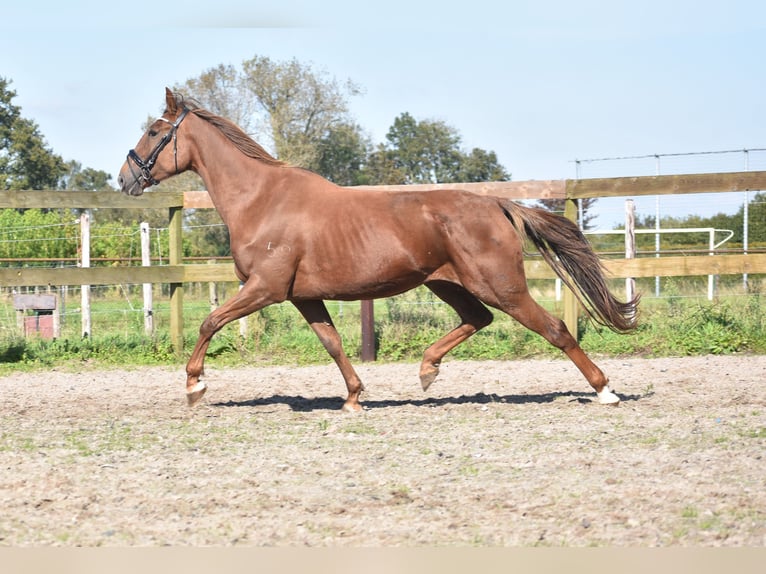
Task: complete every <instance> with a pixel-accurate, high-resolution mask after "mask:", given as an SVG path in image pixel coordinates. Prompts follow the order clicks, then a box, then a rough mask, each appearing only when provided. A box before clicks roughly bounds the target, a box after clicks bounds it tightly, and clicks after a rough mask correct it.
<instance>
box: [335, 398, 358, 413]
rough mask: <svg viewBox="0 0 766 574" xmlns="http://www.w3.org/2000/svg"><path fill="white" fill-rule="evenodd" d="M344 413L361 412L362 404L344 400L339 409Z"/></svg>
mask: <svg viewBox="0 0 766 574" xmlns="http://www.w3.org/2000/svg"><path fill="white" fill-rule="evenodd" d="M340 410H342V411H343V412H344V413H360V412H362V410H363V409H362V405H360V404H359V403H349V402H348V401H346V402H345V403H343V407H341V409H340Z"/></svg>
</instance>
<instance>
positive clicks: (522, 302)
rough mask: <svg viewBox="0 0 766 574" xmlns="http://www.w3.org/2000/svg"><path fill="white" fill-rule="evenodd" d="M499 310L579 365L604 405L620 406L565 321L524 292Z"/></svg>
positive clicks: (605, 380)
mask: <svg viewBox="0 0 766 574" xmlns="http://www.w3.org/2000/svg"><path fill="white" fill-rule="evenodd" d="M499 307H500V308H501V309H502V310H503V311H505V312H506V313H508V314H509V315H510V316H511V317H513V318H514V319H516V320H517V321H518V322H519V323H521V324H522V325H524V326H525V327H527V328H528V329H530V330H532V331H534V332H535V333H538V334H539V335H541V336H542V337H543V338H545V340H547V341H548V342H549V343H550V344H551V345H553V346H554V347H558V348H559V349H561V350H562V351H564V353H566V354H567V356H568V357H569V358H570V359H571V360H572V362H573V363H574V364H575V365H577V368H578V369H580V372H582V374H583V375H585V378H586V379H587V380H588V382H589V383H590V385H591V386H592V387H593V389H594V390H595V391H596V394H597V396H598V400H599V402H600V403H602V404H618V403H619V402H620V398H619V397H618V396H617V395H615V394H614V393H613V392H612V391H611V389H610V388H609V379H608V378H607V377H606V375H604V373H603V372H602V371H601V369H599V368H598V367H597V366H596V365H595V364H594V363H593V361H591V360H590V359H589V358H588V356H587V355H586V354H585V352H584V351H583V350H582V349H581V348H580V345H578V344H577V340H576V339H575V338H574V337H573V336H572V335H571V334H570V333H569V330H568V329H567V327H566V325H565V324H564V322H563V321H562V320H560V319H558V318H556V317H554V316H552V315H551V314H550V313H548V312H547V311H546V310H545V309H543V308H542V307H541V306H540V305H538V304H537V302H535V301H534V299H532V297H531V296H530V295H529V292H527V291H525V292H523V293H519V294H517V295H516V296H514V300H513V301H512V302H510V303H507V304H501V305H499Z"/></svg>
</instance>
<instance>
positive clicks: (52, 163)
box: [0, 77, 66, 190]
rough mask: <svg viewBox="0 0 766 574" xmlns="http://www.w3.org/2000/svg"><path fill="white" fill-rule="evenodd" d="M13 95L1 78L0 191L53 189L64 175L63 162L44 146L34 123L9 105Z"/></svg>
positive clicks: (13, 106) (18, 108)
mask: <svg viewBox="0 0 766 574" xmlns="http://www.w3.org/2000/svg"><path fill="white" fill-rule="evenodd" d="M15 97H16V92H15V91H13V90H11V89H10V81H9V80H6V79H5V78H3V77H0V189H6V190H22V189H53V188H57V187H58V184H59V181H60V179H61V178H62V177H63V176H64V174H65V173H66V166H65V164H64V160H63V159H61V157H60V156H58V155H56V154H54V153H53V152H52V151H51V150H50V149H49V148H48V147H47V146H46V143H45V140H44V138H43V136H42V134H41V133H40V130H39V128H38V126H37V124H36V123H35V122H33V121H32V120H29V119H26V118H23V117H22V116H21V108H20V107H19V106H16V105H14V104H13V103H12V101H13V98H15Z"/></svg>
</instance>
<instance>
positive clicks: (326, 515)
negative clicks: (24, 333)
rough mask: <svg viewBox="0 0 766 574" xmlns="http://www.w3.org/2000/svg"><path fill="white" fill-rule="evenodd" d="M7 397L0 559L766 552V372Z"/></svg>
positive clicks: (110, 387) (542, 371)
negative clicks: (191, 398)
mask: <svg viewBox="0 0 766 574" xmlns="http://www.w3.org/2000/svg"><path fill="white" fill-rule="evenodd" d="M597 362H598V363H599V365H600V366H601V367H602V368H603V369H604V370H605V371H606V372H607V373H608V375H609V376H610V378H611V380H612V383H613V387H614V389H615V390H616V391H617V392H618V394H620V395H621V397H622V398H623V401H622V403H621V405H620V406H619V407H616V408H615V407H605V406H601V405H598V404H597V403H596V402H595V400H594V399H595V395H594V394H593V393H592V392H590V388H589V387H588V385H587V383H586V382H585V380H584V379H583V378H582V377H581V376H580V375H579V373H578V372H577V371H576V369H575V368H574V366H573V365H571V364H570V363H569V362H566V361H553V360H540V361H508V362H503V361H498V362H470V361H466V362H463V361H452V362H445V363H444V365H443V367H442V375H441V377H440V378H439V379H437V381H436V382H435V383H434V384H433V385H432V387H431V388H430V389H429V391H428V392H427V393H424V392H423V391H422V390H421V389H420V385H419V381H418V378H417V365H415V364H363V365H359V366H358V370H359V372H360V375H361V376H362V378H363V380H364V381H365V384H366V386H367V389H368V390H367V392H366V393H365V394H364V395H363V397H362V398H363V401H364V405H365V411H364V412H362V413H359V414H356V415H349V414H344V413H341V412H340V411H339V408H340V406H341V405H342V402H343V398H344V396H345V394H344V391H345V388H344V386H343V383H342V379H341V378H340V374H339V373H338V371H337V370H336V368H335V367H334V366H332V365H328V366H320V367H300V368H299V367H263V368H260V367H246V368H231V369H229V368H226V369H223V368H221V369H210V368H209V369H208V373H207V376H206V381H207V383H208V385H209V390H208V393H207V395H206V396H205V398H204V400H203V403H202V404H201V405H200V406H199V407H197V408H195V409H188V408H187V407H186V404H185V398H184V394H183V382H184V375H183V372H182V370H181V369H169V368H142V369H136V370H131V371H125V370H108V371H101V370H92V369H89V368H80V367H78V366H77V365H67V366H62V367H61V368H59V369H53V370H52V371H48V372H36V373H19V374H14V375H10V376H5V377H2V378H0V391H2V397H3V400H2V403H0V439H1V440H0V509H2V510H1V511H0V545H10V546H28V545H63V546H75V545H85V546H98V545H106V546H136V545H139V546H159V545H251V546H252V545H277V546H287V545H294V546H425V545H437V546H444V545H449V546H536V545H546V546H628V545H630V546H764V545H766V462H765V461H764V455H765V454H766V448H764V447H766V356H729V357H693V358H671V359H606V360H601V361H597Z"/></svg>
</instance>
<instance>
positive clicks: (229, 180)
mask: <svg viewBox="0 0 766 574" xmlns="http://www.w3.org/2000/svg"><path fill="white" fill-rule="evenodd" d="M165 99H166V109H165V112H164V113H163V115H162V117H160V118H158V119H157V120H155V121H154V122H153V123H152V124H151V125H150V126H149V129H148V130H147V132H146V133H145V134H144V135H143V136H142V137H141V139H140V140H139V141H138V143H137V144H136V147H135V149H132V150H130V152H129V153H128V158H127V160H126V161H125V164H124V165H123V166H122V169H121V170H120V175H119V178H118V181H119V185H120V187H121V188H122V191H123V192H124V193H126V194H129V195H135V196H137V195H141V194H142V193H143V191H144V189H146V188H147V187H150V186H151V185H154V184H156V183H158V182H160V181H162V180H164V179H166V178H169V177H172V176H173V175H176V174H178V173H181V172H184V171H186V170H192V171H194V172H195V173H197V174H198V175H199V176H200V177H201V178H202V180H203V181H204V183H205V186H206V188H207V190H208V192H209V194H210V197H211V199H212V201H213V203H214V205H215V207H216V209H217V210H218V213H219V214H220V215H221V218H222V219H223V221H224V223H225V224H226V226H227V227H228V229H229V236H230V238H231V253H232V256H233V258H234V264H235V267H236V273H237V276H238V277H239V278H240V279H241V280H242V281H243V286H242V288H241V289H240V290H239V292H238V293H237V294H236V295H234V296H233V297H232V298H231V299H229V300H228V301H227V302H226V303H225V304H223V305H221V306H220V307H219V308H218V309H216V310H215V311H213V312H212V313H210V315H209V316H208V317H207V318H206V319H205V320H204V321H203V323H202V325H201V326H200V330H199V338H198V340H197V344H196V346H195V347H194V350H193V351H192V354H191V357H190V358H189V362H188V363H187V365H186V374H187V380H186V392H187V397H188V401H189V405H194V404H196V403H197V402H198V401H199V400H200V399H201V398H202V395H203V394H204V393H205V390H206V385H205V383H204V382H203V381H201V380H200V377H201V375H202V374H203V365H204V359H205V353H206V351H207V348H208V345H209V343H210V339H211V338H212V337H213V335H214V334H215V333H216V332H217V331H219V330H220V329H221V328H222V327H223V326H224V325H226V324H227V323H229V322H230V321H233V320H235V319H238V318H240V317H244V316H246V315H248V314H250V313H253V312H254V311H257V310H259V309H262V308H263V307H266V306H267V305H271V304H273V303H281V302H283V301H290V302H292V303H293V304H294V305H295V306H296V307H297V308H298V310H299V311H300V313H301V314H302V315H303V317H304V318H305V319H306V321H308V323H309V324H310V325H311V328H312V329H313V330H314V332H315V333H316V334H317V336H318V337H319V340H320V341H321V342H322V344H323V345H324V347H325V348H326V349H327V352H328V353H329V354H330V356H331V357H332V358H333V359H334V360H335V363H336V364H337V366H338V368H339V369H340V372H341V374H342V375H343V378H344V379H345V382H346V388H347V389H348V398H347V399H346V401H345V403H344V405H343V409H344V410H347V411H356V410H360V409H361V408H362V407H361V405H360V403H359V395H360V393H361V392H362V391H363V390H364V387H363V385H362V382H361V380H360V379H359V376H358V375H357V374H356V372H355V370H354V368H353V366H352V365H351V363H350V361H349V359H348V357H347V356H346V354H345V352H344V350H343V347H342V345H341V339H340V336H339V335H338V332H337V331H336V329H335V326H334V325H333V322H332V319H331V318H330V315H329V313H328V312H327V308H326V307H325V304H324V302H323V300H324V299H336V300H346V301H354V300H359V299H374V298H379V297H389V296H392V295H396V294H398V293H402V292H404V291H407V290H409V289H412V288H414V287H417V286H419V285H425V286H426V287H428V288H429V289H430V290H431V291H433V292H434V293H435V294H436V295H437V296H438V297H439V298H440V299H442V300H443V301H444V302H446V303H447V304H448V305H450V306H451V307H452V308H453V309H455V311H456V312H457V314H458V315H459V316H460V319H461V323H460V325H458V326H457V327H456V328H455V329H453V330H452V331H451V332H449V333H447V334H446V335H445V336H443V337H442V338H441V339H439V340H438V341H436V342H435V343H433V344H432V345H431V346H430V347H428V348H427V349H426V351H425V353H424V356H423V361H422V364H421V366H420V381H421V384H422V386H423V389H424V390H426V389H428V387H429V385H430V384H431V383H432V382H433V381H434V379H435V378H436V376H437V374H438V373H439V364H440V361H441V360H442V358H443V357H444V355H445V354H446V353H447V352H449V351H450V350H451V349H453V348H454V347H455V346H456V345H459V344H460V343H462V342H463V341H465V340H466V339H467V338H468V337H470V336H471V335H473V334H474V333H476V332H477V331H478V330H479V329H481V328H482V327H486V326H487V325H489V324H490V323H491V322H492V313H491V312H490V311H489V310H488V309H487V307H485V305H488V306H490V307H494V308H496V309H500V310H502V311H504V312H505V313H508V314H509V315H511V316H512V317H513V318H514V319H516V320H517V321H519V322H520V323H521V324H522V325H524V326H525V327H527V328H529V329H531V330H532V331H534V332H536V333H539V334H540V335H542V336H543V337H544V338H545V339H546V340H547V341H548V342H550V343H551V344H552V345H554V346H555V347H558V348H559V349H561V350H562V351H563V352H564V353H566V354H567V356H568V357H569V358H570V359H571V360H572V361H573V362H574V364H575V365H577V367H578V368H579V370H580V371H581V372H582V374H583V375H584V376H585V378H586V379H587V380H588V382H589V383H590V385H591V386H592V387H593V389H594V390H595V391H596V393H597V397H598V401H599V402H600V403H603V404H617V403H619V401H620V399H619V397H618V396H617V395H616V394H614V393H613V392H612V391H611V390H610V388H609V385H608V379H607V377H606V376H605V375H604V373H603V372H602V371H601V370H600V369H599V368H598V367H597V366H596V365H595V364H594V363H593V362H592V361H591V360H590V359H589V358H588V356H587V355H586V354H585V353H584V352H583V350H582V349H581V348H580V346H579V345H578V344H577V341H576V340H575V338H574V337H572V335H571V334H570V333H569V331H568V330H567V328H566V326H565V325H564V323H563V322H562V321H561V320H559V319H557V318H555V317H553V316H551V315H550V314H549V313H548V312H546V311H545V310H544V309H543V308H542V307H540V306H539V305H538V304H537V303H536V302H535V301H534V300H533V299H532V298H531V296H530V294H529V291H528V290H527V284H526V278H525V276H524V266H523V252H522V246H523V243H524V241H525V239H529V240H530V241H531V242H532V243H533V244H534V245H535V246H536V247H537V249H538V250H539V251H540V252H541V254H542V255H543V257H544V258H545V260H546V261H547V263H548V264H549V265H550V266H551V267H552V268H553V269H554V270H555V271H556V273H557V274H558V275H559V277H561V278H562V280H563V281H564V282H565V283H566V284H567V285H569V286H570V287H572V285H571V284H572V283H574V284H575V285H576V286H577V288H578V290H576V291H575V292H576V293H577V292H578V291H579V293H578V298H579V299H580V301H581V302H582V303H583V305H584V306H585V307H586V309H587V311H588V313H589V315H590V316H591V317H592V318H593V319H594V320H596V321H598V322H599V323H601V324H603V325H606V326H608V327H610V328H612V329H613V330H615V331H619V332H626V331H629V330H631V329H633V328H634V326H635V317H636V306H637V303H638V299H637V298H636V299H635V300H633V301H629V302H627V303H621V302H619V301H618V300H617V299H615V297H614V296H613V295H612V294H611V293H610V292H609V290H608V287H607V284H606V280H605V277H604V274H603V271H602V267H601V263H600V261H599V259H598V257H597V255H596V254H595V253H594V252H593V250H592V249H591V247H590V245H589V244H588V242H587V240H586V239H585V237H584V236H583V234H582V233H581V232H580V230H579V229H578V228H577V226H576V225H575V224H574V223H572V222H570V221H569V220H567V219H565V218H563V217H561V216H558V215H555V214H553V213H550V212H547V211H545V210H541V209H536V208H528V207H524V206H521V205H518V204H516V203H514V202H513V201H510V200H508V199H503V198H499V197H490V196H480V195H477V194H473V193H470V192H465V191H457V190H453V191H443V190H440V191H427V192H387V191H363V190H355V189H353V188H344V187H340V186H337V185H335V184H333V183H331V182H330V181H328V180H326V179H324V178H323V177H321V176H319V175H317V174H315V173H312V172H310V171H307V170H305V169H300V168H296V167H291V166H289V165H286V164H285V163H284V162H282V161H279V160H277V159H275V158H274V157H272V156H270V155H269V154H268V153H267V152H266V151H265V150H264V149H263V148H262V147H261V146H260V145H258V144H257V143H256V142H254V141H253V140H252V139H251V138H250V137H248V136H247V135H246V134H245V133H244V132H243V131H242V130H241V129H240V128H239V127H237V126H236V125H234V124H233V123H232V122H230V121H228V120H226V119H224V118H222V117H220V116H217V115H215V114H212V113H211V112H209V111H207V110H205V109H203V108H201V107H200V106H199V105H198V104H196V103H195V102H194V101H192V100H188V99H184V98H183V97H182V96H180V95H177V94H174V93H173V92H171V91H170V90H167V89H166V98H165ZM171 144H172V145H171Z"/></svg>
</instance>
